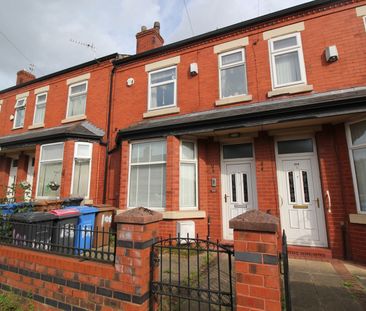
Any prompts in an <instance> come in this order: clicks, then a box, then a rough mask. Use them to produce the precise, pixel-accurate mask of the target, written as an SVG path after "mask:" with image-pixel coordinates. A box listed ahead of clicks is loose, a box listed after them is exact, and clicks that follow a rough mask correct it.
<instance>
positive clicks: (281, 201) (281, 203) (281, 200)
mask: <svg viewBox="0 0 366 311" xmlns="http://www.w3.org/2000/svg"><path fill="white" fill-rule="evenodd" d="M278 196H279V198H280V207H282V205H283V199H282V196H280V195H278Z"/></svg>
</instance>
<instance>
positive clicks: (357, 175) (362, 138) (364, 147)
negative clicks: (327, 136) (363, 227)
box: [347, 120, 366, 213]
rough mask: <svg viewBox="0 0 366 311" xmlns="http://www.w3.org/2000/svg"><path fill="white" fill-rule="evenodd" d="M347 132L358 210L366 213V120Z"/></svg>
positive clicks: (352, 125) (352, 126) (350, 127)
mask: <svg viewBox="0 0 366 311" xmlns="http://www.w3.org/2000/svg"><path fill="white" fill-rule="evenodd" d="M347 132H348V135H347V136H348V137H347V138H348V147H349V155H350V161H351V168H352V175H353V184H354V188H355V195H356V203H357V209H358V211H359V212H360V213H366V120H364V121H360V122H356V123H352V124H349V126H348V128H347Z"/></svg>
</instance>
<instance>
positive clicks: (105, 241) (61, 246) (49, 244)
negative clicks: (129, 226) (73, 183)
mask: <svg viewBox="0 0 366 311" xmlns="http://www.w3.org/2000/svg"><path fill="white" fill-rule="evenodd" d="M0 244H5V245H10V246H15V247H20V248H27V249H32V250H35V251H41V252H47V253H54V254H59V255H63V256H71V257H78V258H82V259H86V260H94V261H101V262H110V263H113V262H114V261H115V257H116V233H115V232H114V231H112V230H111V231H106V230H104V228H103V229H102V230H98V227H95V228H92V227H91V226H81V225H74V224H64V225H49V224H39V223H35V224H33V223H23V222H16V221H11V220H7V219H0Z"/></svg>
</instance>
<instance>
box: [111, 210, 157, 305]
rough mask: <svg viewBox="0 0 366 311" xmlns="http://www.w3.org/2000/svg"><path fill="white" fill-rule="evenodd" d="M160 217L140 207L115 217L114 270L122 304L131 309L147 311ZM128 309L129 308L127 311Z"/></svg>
mask: <svg viewBox="0 0 366 311" xmlns="http://www.w3.org/2000/svg"><path fill="white" fill-rule="evenodd" d="M162 219H163V217H162V214H161V213H158V212H154V211H151V210H148V209H146V208H143V207H138V208H134V209H131V210H128V211H126V212H123V213H121V214H119V215H117V216H116V217H115V222H116V223H117V247H116V261H115V268H116V271H117V272H118V273H119V279H120V281H121V282H122V283H123V284H125V286H124V294H125V296H126V299H125V301H126V303H127V301H129V302H130V303H128V304H129V305H133V306H131V310H135V311H147V310H149V298H150V291H149V290H150V280H151V276H152V270H151V269H152V267H151V263H150V255H151V246H152V245H153V244H154V243H155V242H156V241H158V236H159V222H160V221H161V220H162ZM128 310H130V309H128Z"/></svg>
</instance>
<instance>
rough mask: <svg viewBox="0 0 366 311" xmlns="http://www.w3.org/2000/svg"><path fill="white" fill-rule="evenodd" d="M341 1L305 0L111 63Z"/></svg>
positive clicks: (148, 54)
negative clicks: (301, 2)
mask: <svg viewBox="0 0 366 311" xmlns="http://www.w3.org/2000/svg"><path fill="white" fill-rule="evenodd" d="M342 2H347V1H346V0H314V1H309V2H305V3H303V4H300V5H297V6H293V7H290V8H287V9H284V10H280V11H276V12H273V13H270V14H266V15H262V16H259V17H256V18H253V19H250V20H247V21H243V22H240V23H236V24H233V25H230V26H227V27H223V28H220V29H217V30H214V31H210V32H207V33H204V34H201V35H198V36H194V37H190V38H187V39H184V40H181V41H177V42H174V43H171V44H167V45H163V46H161V47H159V48H156V49H152V50H148V51H146V52H143V53H138V54H135V55H131V56H129V57H128V58H122V59H119V60H116V61H114V62H113V63H114V64H115V65H116V66H118V65H123V64H127V63H131V62H134V61H137V60H140V59H143V58H145V57H149V56H156V55H159V54H162V53H165V52H169V51H172V50H175V49H178V48H182V47H186V46H189V45H192V44H195V43H198V42H201V41H204V40H209V39H212V38H215V37H219V36H222V35H227V34H229V33H232V32H235V31H240V30H243V29H245V28H248V27H252V26H255V25H258V24H261V23H265V22H269V21H272V20H273V19H276V18H282V17H284V16H287V15H293V14H296V13H302V12H304V11H306V10H311V9H315V8H317V7H320V6H325V5H330V4H332V5H335V4H337V3H342Z"/></svg>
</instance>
